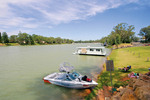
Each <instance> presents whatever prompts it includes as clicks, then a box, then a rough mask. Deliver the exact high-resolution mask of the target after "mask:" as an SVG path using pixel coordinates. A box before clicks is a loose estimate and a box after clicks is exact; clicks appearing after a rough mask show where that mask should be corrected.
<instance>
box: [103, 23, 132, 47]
mask: <svg viewBox="0 0 150 100" xmlns="http://www.w3.org/2000/svg"><path fill="white" fill-rule="evenodd" d="M134 28H135V27H134V26H133V25H130V26H129V25H128V24H126V23H120V24H118V25H117V26H115V27H114V28H113V31H112V32H111V33H110V35H108V36H107V37H104V38H102V39H101V40H100V42H102V43H105V42H107V44H109V45H114V44H116V45H118V44H120V43H130V42H132V39H133V37H134V34H135V32H133V30H134Z"/></svg>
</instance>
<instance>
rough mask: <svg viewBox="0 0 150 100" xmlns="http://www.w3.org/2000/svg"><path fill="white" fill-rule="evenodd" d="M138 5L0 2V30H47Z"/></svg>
mask: <svg viewBox="0 0 150 100" xmlns="http://www.w3.org/2000/svg"><path fill="white" fill-rule="evenodd" d="M138 2H139V0H0V4H1V6H0V12H2V13H1V14H0V28H1V29H7V28H8V29H9V28H11V29H13V27H15V28H18V29H24V28H29V29H32V28H39V27H41V26H45V27H46V26H47V28H48V27H52V26H53V25H57V24H60V23H68V22H70V21H72V20H83V19H86V18H87V17H89V16H94V15H96V14H97V13H102V12H104V11H105V10H107V9H112V8H117V7H119V6H121V5H125V4H128V3H138ZM6 31H7V30H6Z"/></svg>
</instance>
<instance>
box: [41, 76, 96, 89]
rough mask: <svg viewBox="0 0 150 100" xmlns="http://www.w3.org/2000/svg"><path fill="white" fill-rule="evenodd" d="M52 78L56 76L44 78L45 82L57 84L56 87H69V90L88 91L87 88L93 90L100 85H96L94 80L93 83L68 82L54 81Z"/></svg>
mask: <svg viewBox="0 0 150 100" xmlns="http://www.w3.org/2000/svg"><path fill="white" fill-rule="evenodd" d="M50 76H55V74H52V75H48V76H46V77H44V78H43V80H44V82H46V83H50V84H55V85H58V86H62V87H67V88H74V89H86V88H91V87H95V86H96V85H98V83H96V82H95V81H93V80H92V82H86V81H81V82H77V81H66V80H61V79H53V78H51V77H50Z"/></svg>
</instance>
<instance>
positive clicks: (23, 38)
mask: <svg viewBox="0 0 150 100" xmlns="http://www.w3.org/2000/svg"><path fill="white" fill-rule="evenodd" d="M18 43H19V44H21V45H27V44H28V43H29V34H27V33H21V32H20V33H19V34H18Z"/></svg>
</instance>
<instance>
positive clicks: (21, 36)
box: [0, 32, 74, 45]
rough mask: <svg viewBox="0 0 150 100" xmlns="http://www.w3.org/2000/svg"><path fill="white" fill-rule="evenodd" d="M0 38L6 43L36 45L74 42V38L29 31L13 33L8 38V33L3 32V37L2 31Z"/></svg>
mask: <svg viewBox="0 0 150 100" xmlns="http://www.w3.org/2000/svg"><path fill="white" fill-rule="evenodd" d="M0 40H3V41H2V42H4V43H9V41H10V43H19V44H21V45H34V44H62V43H68V44H69V43H73V42H74V41H73V40H70V39H62V38H60V37H57V38H54V37H44V36H40V35H36V34H33V35H29V34H27V33H21V32H19V33H18V35H11V36H10V38H9V39H8V35H7V33H6V32H3V34H2V38H1V33H0Z"/></svg>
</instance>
